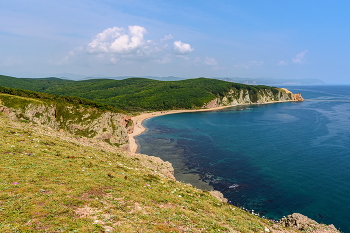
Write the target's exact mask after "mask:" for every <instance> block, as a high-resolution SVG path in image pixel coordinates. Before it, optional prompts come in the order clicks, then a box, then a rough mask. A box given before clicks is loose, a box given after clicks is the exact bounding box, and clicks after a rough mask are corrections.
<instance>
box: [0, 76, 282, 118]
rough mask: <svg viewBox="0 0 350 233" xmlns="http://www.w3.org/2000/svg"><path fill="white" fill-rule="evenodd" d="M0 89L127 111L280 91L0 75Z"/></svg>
mask: <svg viewBox="0 0 350 233" xmlns="http://www.w3.org/2000/svg"><path fill="white" fill-rule="evenodd" d="M0 86H5V87H12V88H20V89H26V90H31V91H37V92H43V93H50V94H56V95H65V96H76V97H80V98H85V99H89V100H93V101H96V102H99V103H103V104H108V105H112V106H114V107H116V108H119V109H123V110H126V111H129V112H134V111H144V110H151V111H155V110H169V109H191V108H201V107H203V106H205V105H206V104H207V103H208V102H210V101H212V100H215V99H217V98H223V97H225V96H226V95H227V94H228V93H232V90H235V91H236V92H237V95H236V96H237V98H238V97H239V94H238V93H239V92H241V91H242V90H244V93H246V94H248V95H249V97H250V100H258V99H259V98H260V96H259V95H261V93H262V92H261V91H262V90H263V91H264V92H269V93H273V95H276V97H275V98H276V99H275V100H278V96H277V95H278V94H279V92H280V89H279V88H274V87H268V86H263V85H254V86H253V85H245V84H239V83H231V82H226V81H221V80H215V79H207V78H197V79H187V80H181V81H158V80H151V79H145V78H129V79H124V80H113V79H91V80H83V81H71V80H64V79H58V78H43V79H28V78H14V77H9V76H0ZM241 93H242V92H241ZM246 94H244V95H246ZM230 98H231V97H230ZM253 102H254V101H253Z"/></svg>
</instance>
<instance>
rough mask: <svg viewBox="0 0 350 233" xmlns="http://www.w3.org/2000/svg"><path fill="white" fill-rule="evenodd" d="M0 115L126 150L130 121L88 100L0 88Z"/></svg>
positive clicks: (117, 112)
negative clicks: (101, 141) (2, 113)
mask: <svg viewBox="0 0 350 233" xmlns="http://www.w3.org/2000/svg"><path fill="white" fill-rule="evenodd" d="M5 93H6V94H5ZM111 110H112V111H111ZM0 112H4V113H6V114H8V115H9V117H10V118H11V119H13V120H21V121H25V122H28V123H29V122H30V123H32V124H33V123H34V124H40V125H46V126H48V127H51V128H52V129H55V130H61V131H64V132H68V133H71V134H73V135H75V136H79V137H87V138H98V139H101V140H104V141H106V142H108V143H110V144H113V145H115V146H118V147H124V148H128V132H127V130H128V128H129V127H132V126H130V122H131V120H130V117H128V116H126V115H124V114H121V113H119V111H118V110H115V108H114V107H111V106H107V105H104V104H99V103H95V102H92V101H90V100H84V99H81V98H77V97H66V96H57V95H51V94H44V93H38V92H32V91H26V90H19V89H12V88H3V87H0Z"/></svg>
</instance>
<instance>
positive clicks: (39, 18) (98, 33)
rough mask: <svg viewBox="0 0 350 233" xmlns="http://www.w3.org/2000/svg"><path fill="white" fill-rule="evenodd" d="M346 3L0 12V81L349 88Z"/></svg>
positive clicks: (87, 3) (224, 2)
mask: <svg viewBox="0 0 350 233" xmlns="http://www.w3.org/2000/svg"><path fill="white" fill-rule="evenodd" d="M349 12H350V2H348V1H345V0H339V1H337V0H329V1H323V0H317V1H316V0H303V1H301V0H284V1H278V0H274V1H272V0H246V1H243V0H241V1H235V0H221V1H219V0H217V1H211V0H201V1H199V0H198V1H197V0H186V1H183V0H173V1H170V0H169V1H161V0H128V1H126V0H124V1H119V0H99V1H97V0H96V1H92V0H75V1H71V0H60V1H55V0H11V1H1V2H0V42H1V44H0V48H1V53H0V73H1V74H5V75H12V76H16V77H45V76H55V75H57V74H62V73H73V74H79V75H84V76H91V75H104V76H129V75H130V76H178V77H192V78H195V77H241V78H260V77H264V78H295V79H299V78H300V79H301V78H319V79H322V80H324V81H325V82H326V83H348V84H349V83H350V75H349V74H350V65H349V60H350V59H349V52H350V30H349V22H350V14H349Z"/></svg>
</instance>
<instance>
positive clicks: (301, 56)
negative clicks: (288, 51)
mask: <svg viewBox="0 0 350 233" xmlns="http://www.w3.org/2000/svg"><path fill="white" fill-rule="evenodd" d="M307 52H308V51H307V50H305V51H303V52H301V53H298V54H297V55H296V56H295V58H292V62H293V63H296V64H302V63H304V61H305V58H304V57H305V55H306V53H307Z"/></svg>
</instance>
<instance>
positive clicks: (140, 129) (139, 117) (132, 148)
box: [129, 100, 298, 154]
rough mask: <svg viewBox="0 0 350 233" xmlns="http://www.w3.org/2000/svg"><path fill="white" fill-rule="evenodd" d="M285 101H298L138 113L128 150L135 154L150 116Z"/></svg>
mask: <svg viewBox="0 0 350 233" xmlns="http://www.w3.org/2000/svg"><path fill="white" fill-rule="evenodd" d="M286 102H298V101H295V100H285V101H271V102H266V103H259V104H257V103H249V104H237V105H228V106H220V107H213V108H201V109H186V110H169V111H157V112H147V113H142V114H140V115H137V116H134V117H131V120H132V121H133V123H134V130H133V132H132V133H131V134H129V151H130V152H131V153H132V154H135V153H136V152H137V150H138V148H139V145H138V144H137V142H136V139H135V137H136V136H138V135H140V134H142V133H143V132H144V131H145V130H146V128H145V127H144V126H143V125H142V123H143V121H144V120H146V119H149V118H152V117H157V116H163V115H168V114H176V113H185V112H209V111H216V110H220V109H224V108H229V107H236V106H244V105H263V104H273V103H286Z"/></svg>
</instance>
